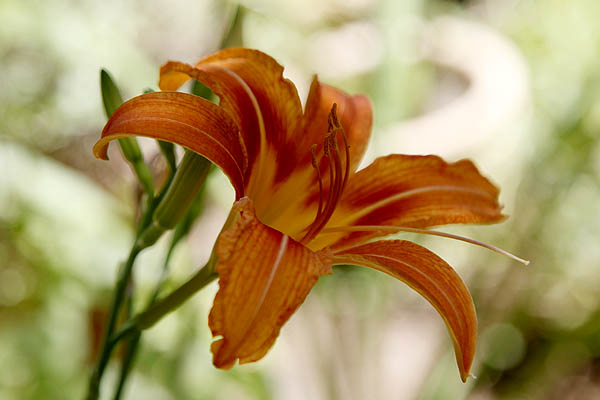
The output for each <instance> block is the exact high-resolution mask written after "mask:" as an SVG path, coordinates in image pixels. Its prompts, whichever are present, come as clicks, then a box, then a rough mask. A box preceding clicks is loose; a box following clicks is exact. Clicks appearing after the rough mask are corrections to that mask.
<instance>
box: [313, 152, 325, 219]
mask: <svg viewBox="0 0 600 400" xmlns="http://www.w3.org/2000/svg"><path fill="white" fill-rule="evenodd" d="M310 153H311V156H312V166H313V168H314V169H315V170H316V171H317V178H318V180H319V208H318V209H317V216H316V217H315V220H317V219H319V217H320V216H321V212H322V211H323V179H322V178H321V170H320V169H319V164H318V163H317V145H316V144H313V145H312V146H311V148H310Z"/></svg>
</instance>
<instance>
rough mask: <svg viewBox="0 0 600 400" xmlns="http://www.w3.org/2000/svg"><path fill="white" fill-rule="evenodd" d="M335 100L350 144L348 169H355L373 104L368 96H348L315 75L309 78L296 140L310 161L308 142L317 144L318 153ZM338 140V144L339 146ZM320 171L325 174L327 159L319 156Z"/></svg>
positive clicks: (366, 139)
mask: <svg viewBox="0 0 600 400" xmlns="http://www.w3.org/2000/svg"><path fill="white" fill-rule="evenodd" d="M334 103H335V104H337V114H338V118H339V120H340V122H341V124H342V126H343V127H344V130H345V131H346V137H347V139H348V145H349V147H350V171H355V170H356V168H358V164H360V161H361V160H362V157H363V155H364V153H365V150H366V148H367V144H368V142H369V138H370V137H371V127H372V125H373V107H372V105H371V102H370V100H369V99H368V98H367V97H366V96H363V95H355V96H350V95H348V94H346V93H344V92H342V91H341V90H339V89H336V88H334V87H332V86H329V85H326V84H323V83H321V82H319V81H318V79H317V77H316V76H315V77H314V78H313V81H312V84H311V86H310V92H309V94H308V99H307V100H306V110H305V112H304V116H303V121H302V122H303V126H304V132H303V134H302V135H298V136H300V137H298V139H297V140H298V144H299V147H300V148H301V149H303V151H304V152H305V157H307V158H306V161H308V163H310V161H311V160H310V152H307V151H306V149H310V146H312V145H313V144H317V145H318V148H317V154H320V153H322V148H323V138H324V137H325V134H326V133H327V122H328V119H329V118H328V117H329V113H330V111H331V106H332V105H333V104H334ZM342 145H343V144H342V143H341V142H340V147H342ZM323 161H324V162H323V163H322V167H323V168H322V171H323V175H324V176H327V173H326V171H325V170H324V168H326V169H328V168H329V163H328V162H325V161H326V160H323Z"/></svg>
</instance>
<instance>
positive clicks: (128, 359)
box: [113, 332, 142, 400]
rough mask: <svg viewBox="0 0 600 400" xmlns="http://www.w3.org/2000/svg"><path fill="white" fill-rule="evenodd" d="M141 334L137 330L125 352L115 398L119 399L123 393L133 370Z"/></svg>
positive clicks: (114, 399) (115, 399)
mask: <svg viewBox="0 0 600 400" xmlns="http://www.w3.org/2000/svg"><path fill="white" fill-rule="evenodd" d="M141 336H142V333H141V332H137V333H136V334H135V335H134V336H133V337H132V338H131V339H130V340H129V341H128V343H127V351H126V352H125V358H124V359H123V365H122V366H121V375H120V376H119V383H118V385H117V390H115V395H114V397H113V400H119V399H120V398H121V395H122V394H123V389H125V382H127V378H128V377H129V372H130V371H131V368H132V367H133V362H134V361H135V356H136V354H137V349H138V345H139V342H140V338H141Z"/></svg>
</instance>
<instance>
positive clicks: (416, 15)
mask: <svg viewBox="0 0 600 400" xmlns="http://www.w3.org/2000/svg"><path fill="white" fill-rule="evenodd" d="M242 4H243V9H242V15H241V19H240V24H239V25H238V26H237V29H236V32H235V35H234V37H233V40H234V42H235V43H234V44H237V45H244V46H246V47H252V48H258V49H260V50H263V51H265V52H267V53H268V54H270V55H272V56H274V57H275V58H276V59H277V60H278V61H279V62H280V63H281V64H283V65H284V66H285V67H286V75H287V76H288V77H289V78H290V79H292V80H293V81H294V82H295V83H296V84H297V86H298V89H299V93H300V96H301V98H302V99H304V98H305V97H306V94H307V91H308V86H309V83H310V79H311V77H312V74H314V73H317V74H318V75H319V77H320V79H321V80H322V81H324V82H326V83H329V84H332V85H335V86H338V87H340V88H343V89H344V90H346V91H348V92H352V93H359V92H360V93H366V94H367V95H368V96H369V97H370V98H371V99H372V101H373V103H374V107H375V127H374V136H373V139H372V142H371V145H370V149H369V151H368V154H367V159H366V160H365V162H369V161H371V160H372V159H373V158H375V157H377V156H379V155H384V154H387V153H390V152H395V153H409V154H428V153H434V154H438V155H441V156H443V157H444V158H446V159H448V160H452V161H453V160H457V159H460V158H464V157H468V158H471V159H473V160H474V161H475V162H476V164H477V165H478V166H479V167H480V169H481V170H482V171H483V172H484V174H486V175H487V176H489V177H491V178H492V180H493V181H494V182H495V183H496V184H498V186H499V187H500V188H501V189H502V191H501V201H502V203H503V204H504V205H505V212H506V214H508V215H509V216H510V217H509V218H508V220H507V221H505V222H503V223H501V224H498V225H494V226H486V227H449V228H445V229H444V230H446V231H449V232H453V233H459V234H463V235H467V236H470V237H474V238H477V239H479V240H483V241H486V242H488V243H493V244H495V245H498V246H500V247H503V248H505V249H507V250H509V251H511V252H514V253H515V254H517V255H519V256H521V257H523V258H527V259H530V260H531V261H532V262H531V265H530V266H528V267H523V266H522V265H520V264H518V263H516V262H514V261H512V260H511V259H508V258H505V257H502V256H499V255H497V254H495V253H491V252H487V251H485V250H482V249H480V248H474V247H472V246H469V245H466V244H464V243H460V242H451V241H449V240H446V239H441V238H422V237H415V236H411V235H403V236H402V237H407V238H409V239H411V240H417V241H419V242H420V243H422V244H424V245H426V246H427V247H428V248H430V249H432V250H434V251H435V252H437V253H438V254H439V255H441V256H442V257H443V258H444V259H445V260H447V261H448V262H449V263H450V264H451V265H453V266H454V267H455V268H456V269H457V270H458V271H459V273H460V274H461V275H462V276H463V278H464V279H465V281H466V282H467V284H468V286H469V288H470V289H471V290H472V293H473V296H474V299H475V303H476V306H477V310H478V314H479V332H480V340H479V343H478V351H477V355H476V359H475V363H474V368H473V374H474V375H476V376H477V379H470V380H469V381H468V382H467V383H466V384H462V383H461V382H460V379H459V376H458V371H457V367H456V365H455V360H454V355H453V354H452V345H451V342H450V339H449V337H448V334H447V332H446V330H445V327H444V324H443V322H442V320H441V318H440V317H439V316H438V315H437V314H436V313H435V311H434V310H433V308H432V307H430V306H429V304H428V303H427V302H426V301H425V300H423V299H422V298H420V297H419V296H418V295H417V294H415V293H414V292H412V291H411V290H410V289H408V288H407V287H406V286H404V285H403V284H402V283H399V282H397V281H395V280H393V279H390V278H388V277H387V276H383V275H382V274H378V273H376V272H373V271H368V270H366V269H362V268H342V269H339V270H337V271H336V273H335V274H333V275H332V276H328V277H325V278H323V279H321V280H320V282H319V283H318V285H317V287H316V289H315V290H314V291H313V292H312V293H311V295H310V296H309V297H308V299H307V301H306V303H305V304H304V305H303V306H302V307H301V308H300V310H299V311H298V312H297V313H296V314H295V315H294V317H293V318H292V319H291V320H290V322H289V323H288V324H287V325H286V327H285V328H284V329H283V330H282V334H281V336H280V338H279V339H278V341H277V344H276V345H275V346H274V348H273V350H272V351H271V352H270V353H269V354H268V355H267V357H265V359H264V360H262V361H260V362H259V363H256V364H251V365H247V366H241V367H236V368H234V369H233V370H231V371H228V372H227V371H219V370H216V369H214V368H213V367H212V365H211V356H210V353H209V343H210V333H209V330H208V327H207V315H208V311H209V308H210V305H211V302H212V297H213V296H214V293H215V292H216V289H217V286H216V284H212V285H211V287H210V288H209V289H207V290H205V291H204V292H202V293H201V294H199V295H197V296H195V297H194V298H193V300H192V301H191V302H189V303H188V304H186V305H185V306H184V307H183V308H182V309H180V310H179V311H178V312H176V313H174V314H172V315H170V316H169V317H167V318H166V319H165V320H164V321H162V322H161V323H160V324H158V325H157V326H156V327H154V328H153V329H151V330H150V331H148V332H147V333H145V335H144V338H143V341H142V349H141V353H140V354H139V357H138V362H137V368H136V370H135V371H134V373H133V374H132V377H131V379H130V384H129V386H128V388H127V392H126V398H127V399H190V400H191V399H350V400H352V399H420V400H433V399H439V400H446V399H474V400H475V399H476V400H487V399H490V400H491V399H571V400H587V399H596V398H598V399H600V290H599V289H598V288H599V287H600V273H599V271H598V269H599V267H600V245H599V238H600V223H599V222H600V201H599V199H600V141H598V140H597V139H598V138H599V137H600V24H599V23H598V21H600V2H598V1H597V0H571V1H564V0H503V1H496V0H471V1H469V0H463V1H450V0H446V1H441V0H403V1H397V0H290V1H268V0H256V1H244V2H242ZM234 9H235V4H233V3H229V2H222V1H217V0H214V1H210V0H205V1H201V0H172V1H169V2H165V1H158V0H130V1H125V2H122V1H116V0H107V1H104V2H98V1H92V0H77V1H75V0H47V1H39V0H0V22H1V23H0V400H9V399H10V400H12V399H67V398H69V399H71V398H73V399H78V398H81V397H82V396H83V393H84V391H85V387H86V380H87V378H88V374H89V370H90V368H91V365H92V363H91V358H92V354H93V352H94V343H95V342H96V341H97V340H98V329H99V328H98V326H99V325H98V324H99V321H101V320H102V318H103V315H104V314H105V313H106V309H107V307H108V302H109V300H108V299H109V294H110V291H111V288H112V285H113V281H114V279H115V275H116V269H117V266H118V263H119V262H120V261H121V260H123V259H124V258H125V256H126V254H127V251H128V249H129V246H130V244H131V241H132V238H133V234H134V228H135V217H136V213H137V210H136V205H137V202H138V198H139V196H140V189H139V188H138V187H137V184H136V182H135V179H134V176H133V174H132V173H131V171H130V169H129V168H128V167H127V165H126V164H125V163H124V162H123V160H122V157H121V155H120V153H119V151H118V148H117V147H116V146H112V148H111V153H110V154H111V156H112V157H111V161H110V162H103V161H99V160H96V159H95V158H94V157H93V156H92V152H91V147H92V145H93V143H94V142H95V141H96V140H97V138H98V137H99V135H100V131H101V129H102V127H103V124H104V122H105V116H104V113H103V110H102V105H101V98H100V91H99V69H100V68H101V67H106V68H107V69H108V70H109V71H111V73H112V74H113V76H114V77H115V79H116V81H117V83H118V84H119V86H120V87H121V89H122V91H123V95H124V96H125V97H126V98H129V97H132V96H134V95H137V94H139V93H141V92H142V91H143V90H144V89H145V88H148V87H150V88H154V89H156V84H157V77H158V68H159V66H160V65H161V64H163V63H164V62H166V61H167V60H168V59H173V60H180V61H185V62H194V61H196V60H198V59H200V58H201V57H203V56H205V55H207V54H209V53H211V52H213V51H215V50H216V49H217V46H218V45H219V43H220V40H221V37H222V35H223V32H224V31H225V30H226V29H227V26H228V24H229V21H230V19H231V16H232V15H233V11H234ZM140 142H141V144H142V147H143V151H144V154H145V156H146V159H147V160H148V161H151V160H155V159H157V158H158V156H157V154H158V149H157V148H156V146H155V145H154V143H153V142H152V141H143V140H142V141H140ZM153 165H154V164H153ZM157 168H158V167H157ZM233 197H234V196H233V191H232V189H231V188H230V187H229V185H228V183H227V181H226V179H225V178H224V177H223V176H222V175H221V174H220V173H219V172H216V173H214V174H212V175H211V176H210V179H209V182H208V190H207V192H206V197H205V206H204V212H203V214H202V215H201V217H200V220H199V221H198V223H197V224H196V225H195V227H194V229H193V232H192V234H191V237H190V238H189V239H188V240H187V242H186V243H185V244H184V245H182V246H179V247H178V248H177V250H176V253H175V255H174V258H173V262H172V273H171V275H170V277H169V285H171V286H173V287H174V286H175V285H176V284H177V283H178V282H182V281H183V280H184V279H186V277H187V276H189V275H190V274H191V273H192V272H193V271H195V270H196V268H198V267H199V266H201V265H203V264H204V262H205V261H206V259H207V257H208V255H209V253H210V250H211V248H212V244H213V241H214V239H215V237H216V235H217V233H218V231H219V229H220V227H221V225H222V223H223V221H224V219H225V217H226V215H227V212H228V209H229V207H230V205H231V202H232V201H233ZM167 245H168V239H165V240H162V241H161V242H159V244H158V246H155V248H153V249H151V250H149V251H147V252H145V253H144V254H143V255H142V256H141V258H140V260H139V262H138V264H137V269H136V283H137V285H138V288H139V290H140V292H141V294H142V295H144V294H149V293H150V291H151V290H152V287H153V285H154V283H155V282H156V280H157V279H158V277H159V276H160V269H161V261H162V259H163V257H164V252H165V249H166V247H167ZM142 297H143V296H142ZM140 301H141V300H140ZM116 373H117V368H116V363H114V362H113V364H111V366H110V367H109V371H108V376H107V379H106V382H105V384H106V385H107V386H111V387H112V386H113V385H114V380H115V379H116ZM110 392H111V391H110V390H105V393H104V394H105V395H106V396H108V395H109V394H110Z"/></svg>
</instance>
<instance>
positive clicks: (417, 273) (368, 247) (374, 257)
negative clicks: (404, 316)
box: [333, 240, 477, 382]
mask: <svg viewBox="0 0 600 400" xmlns="http://www.w3.org/2000/svg"><path fill="white" fill-rule="evenodd" d="M333 263H334V264H354V265H363V266H366V267H370V268H374V269H376V270H378V271H382V272H385V273H386V274H389V275H391V276H393V277H394V278H397V279H400V280H401V281H403V282H404V283H406V284H407V285H408V286H410V287H411V288H413V289H414V290H416V291H417V292H419V294H421V295H422V296H423V297H425V298H426V299H427V301H429V302H430V303H431V304H432V305H433V306H434V307H435V309H436V310H437V311H438V312H439V313H440V315H441V316H442V318H443V319H444V322H445V323H446V326H447V328H448V331H449V333H450V337H451V338H452V342H453V343H454V351H455V353H456V361H457V363H458V369H459V370H460V376H461V378H462V380H463V382H464V381H466V379H467V377H468V376H469V370H470V369H471V364H472V362H473V356H474V355H475V344H476V342H477V316H476V315H475V306H474V304H473V299H472V298H471V295H470V294H469V290H468V289H467V287H466V286H465V284H464V283H463V281H462V279H460V277H459V276H458V275H457V274H456V272H455V271H454V270H453V269H452V267H451V266H450V265H448V264H447V263H446V262H445V261H444V260H442V259H441V258H440V257H438V256H437V255H436V254H434V253H432V252H431V251H429V250H427V249H426V248H424V247H421V246H419V245H417V244H415V243H412V242H407V241H399V240H393V241H387V240H382V241H378V242H374V243H368V244H365V245H362V246H358V247H354V248H351V249H348V250H345V251H344V252H342V253H336V254H335V256H334V258H333Z"/></svg>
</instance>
